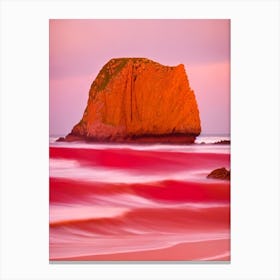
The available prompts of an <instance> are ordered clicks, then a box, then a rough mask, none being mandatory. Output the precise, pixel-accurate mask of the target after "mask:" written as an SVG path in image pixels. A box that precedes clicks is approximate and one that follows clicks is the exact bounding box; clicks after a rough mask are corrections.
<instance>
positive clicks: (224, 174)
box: [207, 167, 230, 180]
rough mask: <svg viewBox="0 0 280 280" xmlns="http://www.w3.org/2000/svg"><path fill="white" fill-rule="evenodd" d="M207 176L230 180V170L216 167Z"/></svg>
mask: <svg viewBox="0 0 280 280" xmlns="http://www.w3.org/2000/svg"><path fill="white" fill-rule="evenodd" d="M207 178H212V179H221V180H230V170H226V169H225V168H224V167H222V168H218V169H215V170H213V171H212V172H211V173H210V174H208V175H207Z"/></svg>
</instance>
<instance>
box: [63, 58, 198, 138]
mask: <svg viewBox="0 0 280 280" xmlns="http://www.w3.org/2000/svg"><path fill="white" fill-rule="evenodd" d="M200 132H201V126H200V118H199V111H198V107H197V102H196V99H195V95H194V92H193V90H191V88H190V85H189V82H188V78H187V76H186V73H185V69H184V65H183V64H180V65H178V66H176V67H168V66H163V65H161V64H159V63H156V62H154V61H151V60H149V59H145V58H118V59H111V60H110V61H109V62H108V63H107V64H106V65H105V66H104V67H103V68H102V69H101V71H100V72H99V74H98V76H97V78H96V79H95V80H94V82H93V83H92V85H91V88H90V91H89V98H88V102H87V107H86V109H85V111H84V115H83V117H82V119H81V121H80V122H79V123H78V124H76V125H75V126H74V128H73V129H72V131H71V133H70V134H68V135H67V136H66V138H65V140H66V141H76V140H79V139H84V140H89V141H100V142H108V141H111V142H144V143H145V142H152V143H155V142H159V143H164V142H168V143H193V142H194V140H195V137H196V136H197V135H199V134H200Z"/></svg>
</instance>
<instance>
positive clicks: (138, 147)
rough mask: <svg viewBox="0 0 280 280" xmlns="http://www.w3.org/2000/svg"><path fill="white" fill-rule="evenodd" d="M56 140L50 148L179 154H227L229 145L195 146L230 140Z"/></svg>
mask: <svg viewBox="0 0 280 280" xmlns="http://www.w3.org/2000/svg"><path fill="white" fill-rule="evenodd" d="M57 139H58V138H55V137H51V138H50V140H49V143H50V147H60V148H63V147H64V148H72V149H94V150H103V151H104V150H108V149H110V150H123V149H127V150H135V151H163V152H164V151H165V152H170V153H172V152H180V153H188V152H193V153H206V152H207V153H223V154H224V153H229V149H230V146H229V145H197V144H200V143H202V142H204V143H206V144H213V143H215V142H219V141H222V140H230V138H229V137H198V138H197V140H196V141H195V143H194V144H189V145H169V144H149V145H146V144H114V143H86V142H79V141H77V142H56V140H57Z"/></svg>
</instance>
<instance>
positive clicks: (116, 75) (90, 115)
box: [49, 19, 231, 262]
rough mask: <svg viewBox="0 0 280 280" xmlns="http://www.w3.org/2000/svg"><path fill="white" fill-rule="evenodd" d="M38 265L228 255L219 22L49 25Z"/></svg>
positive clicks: (225, 60) (225, 103)
mask: <svg viewBox="0 0 280 280" xmlns="http://www.w3.org/2000/svg"><path fill="white" fill-rule="evenodd" d="M49 62H50V63H49V67H50V68H49V81H50V126H49V135H50V138H49V139H50V141H49V143H50V144H49V168H50V171H49V174H50V178H49V259H50V261H209V262H211V261H230V256H231V254H230V20H227V19H205V20H204V19H197V20H196V19H168V20H167V19H166V20H165V19H160V20H152V19H149V20H147V19H145V20H142V19H129V20H128V19H126V20H121V19H119V20H115V19H106V20H101V19H99V20H95V19H92V20H70V19H69V20H68V19H61V20H60V19H51V20H50V21H49Z"/></svg>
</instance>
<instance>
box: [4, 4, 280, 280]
mask: <svg viewBox="0 0 280 280" xmlns="http://www.w3.org/2000/svg"><path fill="white" fill-rule="evenodd" d="M0 10H1V60H0V61H1V193H0V195H1V244H0V248H1V263H0V265H1V266H0V271H1V274H0V278H1V279H30V280H31V279H36V280H38V279H122V280H125V279H279V277H280V273H279V263H280V260H279V236H280V234H279V220H280V219H279V189H278V188H279V175H278V172H279V140H280V139H279V77H280V75H279V49H280V48H279V33H280V32H279V2H278V1H268V0H266V1H250V0H247V1H210V0H207V1H200V0H197V1H99V2H98V1H43V0H40V1H25V0H21V1H13V0H7V1H1V9H0ZM49 18H230V19H231V46H232V49H231V54H232V55H231V78H232V79H231V106H232V107H231V108H232V116H231V120H232V127H231V139H232V175H233V176H232V222H231V226H232V251H231V253H232V261H231V264H227V265H226V264H224V265H218V264H213V265H205V264H173V265H171V264H169V265H159V264H141V265H140V264H130V265H125V264H106V265H104V264H68V265H54V264H49V262H48V223H47V221H48V200H47V198H48V94H49V93H48V20H49Z"/></svg>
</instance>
